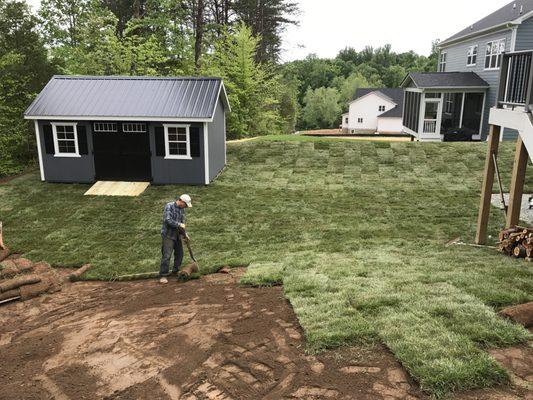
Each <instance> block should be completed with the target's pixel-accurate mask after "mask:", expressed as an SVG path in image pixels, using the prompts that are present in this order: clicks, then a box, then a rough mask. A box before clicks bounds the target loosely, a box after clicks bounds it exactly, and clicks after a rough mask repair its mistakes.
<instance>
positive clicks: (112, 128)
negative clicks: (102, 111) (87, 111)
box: [93, 122, 117, 132]
mask: <svg viewBox="0 0 533 400" xmlns="http://www.w3.org/2000/svg"><path fill="white" fill-rule="evenodd" d="M116 131H117V124H116V123H114V122H95V123H94V125H93V132H116Z"/></svg>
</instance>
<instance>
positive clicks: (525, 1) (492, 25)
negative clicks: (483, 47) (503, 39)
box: [440, 0, 533, 46]
mask: <svg viewBox="0 0 533 400" xmlns="http://www.w3.org/2000/svg"><path fill="white" fill-rule="evenodd" d="M531 11H533V0H515V1H512V2H510V3H509V4H507V5H505V6H504V7H502V8H500V9H499V10H497V11H495V12H493V13H492V14H490V15H488V16H487V17H485V18H483V19H481V20H479V21H478V22H476V23H475V24H472V25H471V26H469V27H468V28H466V29H463V30H462V31H460V32H458V33H456V34H455V35H453V36H451V37H449V38H448V39H446V40H445V41H443V42H441V43H440V46H445V45H448V44H452V43H453V42H456V41H459V40H461V39H466V38H468V37H471V36H476V35H478V34H481V33H482V32H487V31H491V30H494V29H499V28H505V27H506V25H507V24H513V23H514V24H516V23H520V22H521V18H523V17H524V16H526V15H527V14H529V13H530V12H531Z"/></svg>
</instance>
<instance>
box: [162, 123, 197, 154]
mask: <svg viewBox="0 0 533 400" xmlns="http://www.w3.org/2000/svg"><path fill="white" fill-rule="evenodd" d="M165 150H166V156H165V158H171V159H190V158H191V141H190V125H165Z"/></svg>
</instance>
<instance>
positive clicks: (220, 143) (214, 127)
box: [209, 99, 226, 181]
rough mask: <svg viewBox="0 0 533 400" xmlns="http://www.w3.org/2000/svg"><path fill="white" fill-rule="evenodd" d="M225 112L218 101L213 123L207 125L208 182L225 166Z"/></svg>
mask: <svg viewBox="0 0 533 400" xmlns="http://www.w3.org/2000/svg"><path fill="white" fill-rule="evenodd" d="M225 118H226V115H225V111H224V106H223V104H222V101H221V100H220V99H219V100H218V103H217V108H216V110H215V117H214V118H213V122H212V123H210V124H209V180H210V181H212V180H213V179H215V178H216V176H217V175H218V174H219V173H220V171H222V170H223V169H224V165H225V164H226V151H225V150H226V148H225V141H226V131H225V129H226V124H225Z"/></svg>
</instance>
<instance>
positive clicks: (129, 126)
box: [122, 123, 146, 133]
mask: <svg viewBox="0 0 533 400" xmlns="http://www.w3.org/2000/svg"><path fill="white" fill-rule="evenodd" d="M122 132H124V133H143V132H146V124H138V123H125V124H122Z"/></svg>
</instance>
